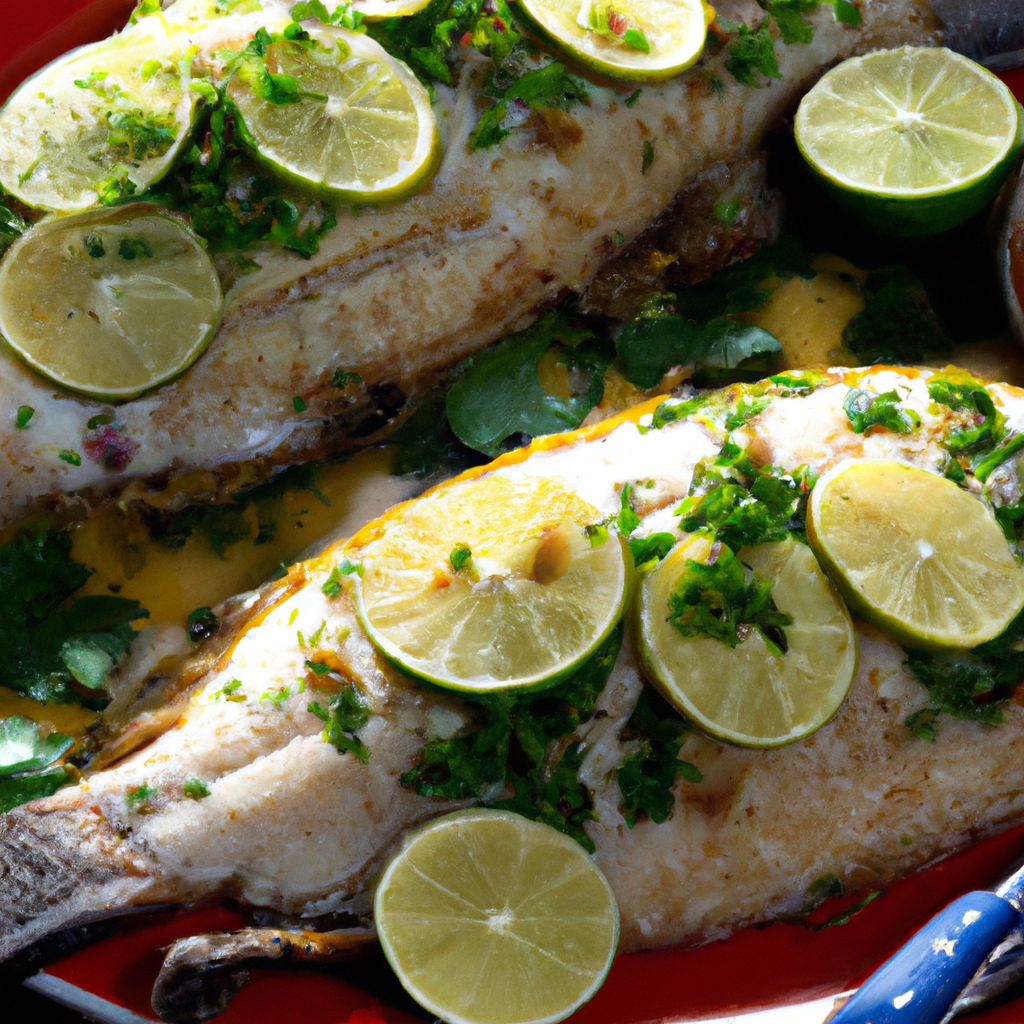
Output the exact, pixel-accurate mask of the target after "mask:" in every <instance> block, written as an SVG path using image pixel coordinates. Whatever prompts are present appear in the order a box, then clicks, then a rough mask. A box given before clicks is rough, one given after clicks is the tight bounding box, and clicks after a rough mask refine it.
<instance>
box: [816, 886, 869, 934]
mask: <svg viewBox="0 0 1024 1024" xmlns="http://www.w3.org/2000/svg"><path fill="white" fill-rule="evenodd" d="M884 895H885V890H884V889H875V890H874V892H869V893H868V894H867V896H865V897H864V898H863V899H862V900H858V901H857V902H856V903H854V905H853V906H852V907H848V908H847V909H846V910H844V911H842V912H841V913H839V914H836V915H835V917H830V918H829V919H828V920H827V921H824V922H822V923H821V924H818V925H815V926H814V930H815V931H816V932H820V931H823V930H824V929H825V928H838V927H840V926H841V925H844V924H849V923H850V921H851V920H852V919H853V918H854V917H855V916H856V915H857V914H859V913H860V912H861V911H862V910H863V909H864V908H865V907H866V906H868V904H870V903H874V901H875V900H877V899H880V898H881V897H882V896H884Z"/></svg>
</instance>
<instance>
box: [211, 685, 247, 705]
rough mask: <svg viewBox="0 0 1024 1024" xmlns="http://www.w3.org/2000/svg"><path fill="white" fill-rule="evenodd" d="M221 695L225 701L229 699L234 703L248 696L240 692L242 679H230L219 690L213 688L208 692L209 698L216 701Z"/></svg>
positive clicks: (240, 701) (244, 699) (238, 702)
mask: <svg viewBox="0 0 1024 1024" xmlns="http://www.w3.org/2000/svg"><path fill="white" fill-rule="evenodd" d="M221 697H223V698H224V699H225V700H227V701H231V702H232V703H234V704H241V703H242V702H243V701H247V700H248V699H249V698H248V696H247V695H246V694H244V693H242V680H241V679H232V680H231V681H230V682H227V683H225V684H224V685H223V686H222V687H221V688H220V689H219V690H214V691H213V693H211V694H210V700H211V701H213V702H214V703H216V702H217V701H219V700H220V699H221Z"/></svg>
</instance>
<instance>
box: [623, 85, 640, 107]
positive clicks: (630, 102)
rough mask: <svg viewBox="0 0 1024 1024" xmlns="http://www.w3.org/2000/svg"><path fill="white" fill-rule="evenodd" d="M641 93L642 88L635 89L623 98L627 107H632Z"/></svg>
mask: <svg viewBox="0 0 1024 1024" xmlns="http://www.w3.org/2000/svg"><path fill="white" fill-rule="evenodd" d="M641 93H643V89H637V90H636V91H635V92H631V93H630V94H629V95H628V96H627V97H626V99H625V103H626V106H627V107H633V106H635V105H636V101H637V100H638V99H640V95H641Z"/></svg>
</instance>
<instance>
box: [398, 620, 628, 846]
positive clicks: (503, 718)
mask: <svg viewBox="0 0 1024 1024" xmlns="http://www.w3.org/2000/svg"><path fill="white" fill-rule="evenodd" d="M621 644H622V626H621V624H620V625H619V627H618V628H617V629H616V630H615V631H614V632H613V633H612V634H611V636H609V638H608V639H607V640H605V641H604V643H603V644H602V645H601V647H600V648H598V650H597V651H596V652H595V653H594V654H593V655H592V656H591V657H590V658H589V659H588V660H587V661H586V662H585V663H584V665H583V666H581V667H580V668H579V669H578V670H577V671H576V673H575V674H574V675H572V676H571V677H570V678H569V679H567V680H565V681H564V682H562V683H559V684H558V685H557V686H554V687H552V688H550V689H548V690H543V691H540V692H538V693H528V694H508V693H504V694H493V695H488V696H485V697H481V698H478V699H475V700H473V701H471V702H469V701H467V708H470V707H471V708H473V709H475V711H476V720H475V721H474V722H473V724H472V725H471V726H470V727H469V728H468V729H467V730H466V731H465V732H463V733H461V734H459V735H456V736H454V737H452V738H450V739H443V740H442V739H434V740H430V741H429V742H428V743H427V744H425V746H424V747H423V748H422V750H421V751H420V756H419V760H418V763H417V764H416V766H415V767H413V768H412V769H410V770H409V771H407V772H406V773H405V774H404V775H403V776H402V780H401V781H402V785H403V786H408V787H409V788H411V789H414V790H415V791H416V792H417V793H419V794H420V795H422V796H440V797H447V798H449V799H467V798H474V797H476V798H479V797H481V796H483V795H484V794H485V793H487V792H488V791H494V790H495V789H498V788H500V786H501V784H502V783H503V782H506V781H508V782H511V784H512V786H513V789H514V791H515V796H514V797H513V798H512V799H511V800H508V801H497V802H494V801H487V800H485V803H486V804H487V806H490V807H506V808H508V809H510V810H514V811H517V812H518V813H520V814H524V815H526V816H527V817H531V818H535V819H537V820H540V821H545V822H547V823H548V824H550V825H553V826H554V827H555V828H558V829H560V830H561V831H563V832H565V833H567V834H568V835H571V836H572V837H573V838H574V839H576V840H577V841H578V842H579V843H581V844H582V845H583V846H585V847H586V848H587V849H588V850H591V851H593V849H594V844H593V842H592V840H590V838H589V837H588V836H587V835H586V833H585V832H584V831H583V823H584V822H585V821H587V820H588V819H589V818H592V817H593V803H592V800H591V797H590V794H589V792H588V791H587V790H586V788H585V787H584V786H583V785H582V784H581V783H580V782H579V779H578V771H579V766H580V761H581V757H582V751H581V750H580V749H579V747H578V746H572V745H569V746H568V747H566V748H565V750H564V752H563V753H562V756H561V758H560V759H558V760H557V761H555V764H554V767H553V768H552V769H551V770H550V772H549V773H548V774H545V766H546V765H548V760H547V758H548V757H549V755H550V754H551V753H552V752H554V753H555V754H557V752H558V750H559V747H560V744H561V743H562V741H563V740H564V739H565V737H572V735H573V734H574V733H575V731H576V730H577V729H578V728H579V725H580V723H581V722H584V721H586V720H587V719H588V718H590V716H591V715H593V713H594V711H595V709H596V706H597V701H598V698H599V697H600V695H601V692H602V691H603V689H604V687H605V684H606V683H607V681H608V676H609V674H610V673H611V670H612V667H613V666H614V664H615V659H616V657H617V656H618V652H619V648H620V646H621ZM513 741H514V745H515V751H516V759H517V768H516V769H515V770H513V769H512V767H511V766H510V763H509V756H510V750H511V749H512V747H513Z"/></svg>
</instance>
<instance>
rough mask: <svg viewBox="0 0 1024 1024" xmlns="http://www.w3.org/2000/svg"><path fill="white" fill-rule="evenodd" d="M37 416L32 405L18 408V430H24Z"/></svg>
mask: <svg viewBox="0 0 1024 1024" xmlns="http://www.w3.org/2000/svg"><path fill="white" fill-rule="evenodd" d="M35 414H36V411H35V409H33V408H32V406H31V405H20V406H18V414H17V418H16V419H15V421H14V422H15V424H16V425H17V427H18V429H19V430H24V429H25V428H26V427H27V426H28V425H29V422H30V421H31V419H32V417H33V416H34V415H35Z"/></svg>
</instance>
